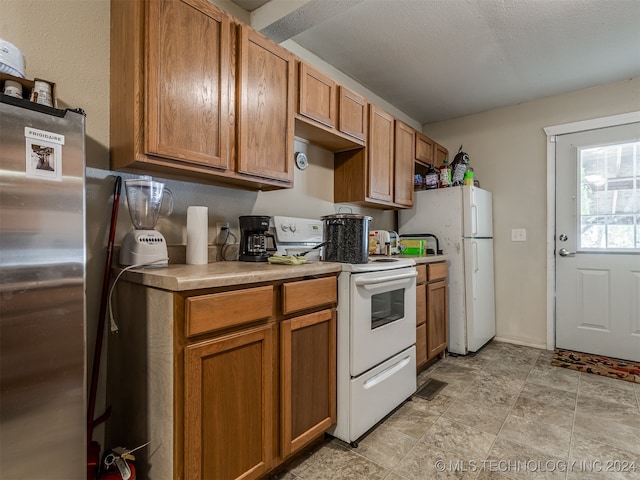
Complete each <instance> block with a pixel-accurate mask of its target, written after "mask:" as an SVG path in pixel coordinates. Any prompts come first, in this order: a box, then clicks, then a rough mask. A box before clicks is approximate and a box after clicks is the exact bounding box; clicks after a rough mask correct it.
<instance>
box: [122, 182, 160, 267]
mask: <svg viewBox="0 0 640 480" xmlns="http://www.w3.org/2000/svg"><path fill="white" fill-rule="evenodd" d="M124 185H125V190H126V194H127V204H128V206H129V216H130V217H131V223H133V227H134V230H132V231H130V232H129V233H127V235H126V236H125V237H124V239H123V241H122V246H121V247H120V264H121V265H141V266H143V265H145V266H147V265H148V266H154V267H166V266H167V265H168V264H169V261H168V252H167V243H166V241H165V239H164V237H163V236H162V234H161V233H160V232H158V231H157V230H155V229H154V227H155V226H156V223H157V222H158V217H159V216H160V215H161V214H162V215H163V216H168V215H170V214H171V212H172V211H173V194H172V193H171V190H169V189H168V188H166V187H165V185H164V183H161V182H154V181H153V180H152V179H151V177H144V178H142V179H130V180H125V182H124Z"/></svg>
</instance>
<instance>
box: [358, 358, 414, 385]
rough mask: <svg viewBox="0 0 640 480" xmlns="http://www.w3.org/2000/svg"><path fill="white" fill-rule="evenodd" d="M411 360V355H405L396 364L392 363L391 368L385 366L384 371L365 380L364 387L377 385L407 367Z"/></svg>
mask: <svg viewBox="0 0 640 480" xmlns="http://www.w3.org/2000/svg"><path fill="white" fill-rule="evenodd" d="M410 360H411V357H405V358H403V359H402V360H400V361H399V362H398V363H396V364H395V365H392V366H390V367H389V368H385V369H384V370H383V371H381V372H380V373H378V374H377V375H375V376H374V377H371V378H370V379H369V380H367V381H366V382H364V388H365V389H369V388H373V387H375V386H376V385H378V384H379V383H380V382H384V381H385V380H386V379H387V378H389V377H390V376H391V375H394V374H396V373H397V372H399V371H400V370H402V369H403V368H404V367H406V366H407V365H408V364H409V361H410Z"/></svg>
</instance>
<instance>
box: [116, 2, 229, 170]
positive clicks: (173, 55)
mask: <svg viewBox="0 0 640 480" xmlns="http://www.w3.org/2000/svg"><path fill="white" fill-rule="evenodd" d="M146 5H147V32H148V36H147V46H148V47H147V51H146V54H147V56H146V62H145V72H146V78H147V82H146V86H147V89H146V95H145V98H146V105H147V108H146V111H145V127H146V128H145V129H144V133H145V150H146V153H147V154H151V155H158V156H161V157H166V158H171V159H175V160H187V161H189V162H191V163H202V164H205V165H208V166H213V167H217V168H222V169H226V168H228V160H229V152H228V145H227V134H228V129H227V128H222V124H223V123H224V121H225V120H226V116H227V107H228V99H227V95H228V92H229V87H228V83H227V82H228V78H229V42H230V38H229V18H228V17H227V16H226V15H224V14H223V13H222V12H220V11H218V10H217V9H216V8H214V7H212V6H211V5H210V4H209V3H207V2H204V1H199V0H179V1H167V0H160V1H150V2H146ZM186 26H188V28H185V27H186ZM113 94H114V95H118V94H119V93H118V92H113ZM112 121H113V120H112Z"/></svg>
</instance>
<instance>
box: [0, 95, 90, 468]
mask: <svg viewBox="0 0 640 480" xmlns="http://www.w3.org/2000/svg"><path fill="white" fill-rule="evenodd" d="M50 110H54V109H50ZM58 112H61V111H58ZM63 113H64V112H63ZM27 127H28V129H27ZM27 130H28V131H27ZM31 132H33V133H31ZM30 135H32V136H30ZM63 137H64V138H63ZM51 138H54V139H56V140H58V141H62V140H64V142H63V143H62V144H60V143H53V142H50V141H49V139H51ZM58 146H59V147H58ZM44 160H46V162H45V161H44ZM31 165H34V167H33V168H34V172H32V173H33V175H32V176H30V175H29V174H28V170H29V168H30V166H31ZM38 170H40V171H38ZM84 175H85V164H84V116H83V115H81V114H79V113H74V112H66V115H63V116H60V117H57V116H55V115H49V114H45V113H41V112H37V111H32V110H30V109H27V108H21V107H19V106H14V105H8V104H5V103H0V184H1V185H2V187H1V188H0V245H1V246H2V249H1V251H0V398H1V399H2V405H1V408H0V432H1V434H0V478H3V479H5V478H7V479H13V478H30V479H35V478H50V479H58V478H60V479H62V478H64V479H69V480H71V479H82V478H86V475H87V466H86V462H87V460H86V450H87V439H86V436H87V428H86V425H87V424H86V415H87V413H86V382H85V225H84V218H85V217H84V203H85V202H84V185H85V177H84Z"/></svg>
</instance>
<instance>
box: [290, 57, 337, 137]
mask: <svg viewBox="0 0 640 480" xmlns="http://www.w3.org/2000/svg"><path fill="white" fill-rule="evenodd" d="M299 85H300V88H299V99H300V104H299V109H298V113H300V115H304V116H305V117H308V118H311V119H312V120H315V121H317V122H320V123H323V124H324V125H327V126H328V127H331V128H335V126H336V103H337V102H336V100H337V93H336V82H334V81H333V80H332V79H331V78H330V77H328V76H326V75H324V74H322V73H320V72H319V71H317V70H316V69H315V68H312V67H311V66H309V65H307V64H306V63H304V62H300V81H299Z"/></svg>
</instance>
